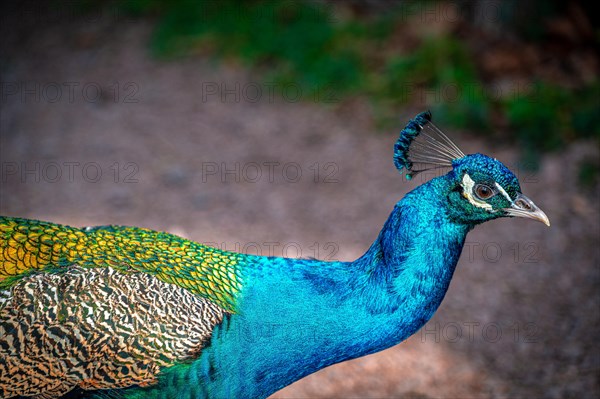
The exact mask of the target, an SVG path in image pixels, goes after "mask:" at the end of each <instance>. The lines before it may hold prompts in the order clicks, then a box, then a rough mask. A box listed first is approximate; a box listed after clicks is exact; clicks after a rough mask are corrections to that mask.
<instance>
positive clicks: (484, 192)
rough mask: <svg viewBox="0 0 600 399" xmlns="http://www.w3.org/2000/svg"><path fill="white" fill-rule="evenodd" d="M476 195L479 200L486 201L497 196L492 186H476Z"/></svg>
mask: <svg viewBox="0 0 600 399" xmlns="http://www.w3.org/2000/svg"><path fill="white" fill-rule="evenodd" d="M474 191H475V195H477V197H478V198H479V199H482V200H486V199H489V198H492V197H493V196H494V194H495V192H494V190H493V189H492V188H491V187H490V186H486V185H485V184H477V185H476V186H475V189H474Z"/></svg>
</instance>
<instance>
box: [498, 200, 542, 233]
mask: <svg viewBox="0 0 600 399" xmlns="http://www.w3.org/2000/svg"><path fill="white" fill-rule="evenodd" d="M504 211H506V213H507V214H508V216H517V217H522V218H529V219H533V220H537V221H539V222H542V223H544V224H545V225H546V226H548V227H550V220H549V219H548V216H546V214H545V213H544V211H542V210H541V209H540V208H538V207H537V205H536V204H534V203H533V201H532V200H530V199H529V198H527V197H526V196H525V195H523V194H519V195H517V198H516V199H515V200H514V201H513V204H512V206H511V207H510V208H504Z"/></svg>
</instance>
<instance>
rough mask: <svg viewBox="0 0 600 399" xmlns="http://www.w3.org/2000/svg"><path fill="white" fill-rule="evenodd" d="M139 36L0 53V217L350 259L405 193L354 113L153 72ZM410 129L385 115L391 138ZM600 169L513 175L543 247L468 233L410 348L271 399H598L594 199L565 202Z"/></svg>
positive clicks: (402, 116)
mask: <svg viewBox="0 0 600 399" xmlns="http://www.w3.org/2000/svg"><path fill="white" fill-rule="evenodd" d="M149 34H150V25H149V24H147V23H145V22H140V21H137V22H135V21H127V22H126V23H119V24H114V23H110V22H106V23H105V22H104V21H102V20H96V21H93V23H86V22H85V21H84V22H81V21H78V22H76V23H75V22H73V23H71V24H69V25H54V26H46V27H38V29H36V31H35V34H31V35H29V36H25V37H18V38H15V37H12V36H11V37H8V36H5V39H3V40H4V41H5V43H4V50H3V54H4V55H5V56H6V57H7V58H5V59H4V60H3V61H2V70H1V73H2V98H1V107H2V108H1V116H0V134H1V136H0V145H1V148H0V156H1V163H0V164H1V166H2V171H1V172H2V174H1V178H2V180H1V186H0V187H1V191H0V213H1V214H3V215H9V216H20V217H26V218H35V219H41V220H48V221H53V222H57V223H64V224H69V225H74V226H88V225H104V224H121V225H135V226H141V227H147V228H151V229H156V230H164V231H169V232H172V233H176V234H179V235H182V236H185V237H187V238H190V239H193V240H196V241H200V242H208V243H213V244H214V243H216V245H219V246H221V247H224V248H226V249H229V250H240V251H246V252H251V253H257V252H261V253H262V254H265V255H267V254H274V255H279V256H281V255H285V256H298V255H301V256H315V257H317V258H321V259H342V260H352V259H354V258H356V257H358V256H359V255H361V254H362V253H363V252H364V251H365V250H366V249H367V248H368V246H369V245H370V244H371V242H372V241H373V240H374V239H375V237H376V236H377V233H378V231H379V229H380V228H381V226H382V224H383V222H384V221H385V219H386V218H387V215H388V213H389V212H390V211H391V209H392V207H393V205H394V203H395V202H396V201H398V200H399V199H400V198H402V196H403V195H404V194H405V193H406V192H407V191H409V190H410V189H411V188H413V187H415V185H416V184H418V183H419V179H416V180H417V181H416V182H410V183H409V182H406V181H404V180H403V179H402V178H401V177H400V176H399V175H398V173H397V171H396V170H395V168H394V166H393V163H392V147H393V144H394V141H395V140H396V137H397V133H398V131H390V132H386V133H381V132H377V130H376V129H375V127H374V126H373V123H372V121H371V120H370V119H369V117H368V112H367V111H366V109H367V107H368V105H367V104H364V103H362V102H361V101H359V100H357V101H353V102H349V103H345V104H331V103H328V102H327V101H324V100H322V99H319V98H317V99H315V98H305V97H306V96H303V94H302V93H299V94H298V93H297V92H294V93H290V92H286V94H287V98H284V97H282V96H279V95H273V96H271V95H270V90H271V89H270V88H269V87H272V86H270V84H269V82H266V81H264V80H262V78H261V77H260V76H254V75H252V74H249V73H248V72H246V71H244V70H243V69H242V68H240V67H239V66H236V65H235V64H233V63H225V64H215V63H213V62H211V61H209V60H208V59H204V58H202V57H201V56H199V57H195V58H192V59H185V60H177V61H169V62H167V61H157V60H155V59H153V58H152V57H150V56H149V55H148V51H147V49H148V45H147V43H148V38H149ZM236 85H237V86H236ZM272 89H273V90H274V93H279V94H281V93H282V92H283V91H285V90H292V89H293V88H291V89H290V88H289V87H288V88H281V87H272ZM258 93H260V95H259V94H258ZM295 97H299V99H301V100H303V101H295ZM418 111H420V110H413V109H401V110H398V113H399V122H398V126H399V127H400V126H401V125H403V124H404V122H405V121H406V120H407V118H409V117H410V116H412V115H414V114H415V113H416V112H418ZM434 120H435V115H434ZM446 130H448V129H446ZM449 133H450V135H451V136H452V137H453V138H454V139H455V140H456V142H457V143H458V144H459V145H460V146H461V147H462V149H463V151H464V152H466V153H470V152H482V153H485V154H489V155H493V156H494V157H496V158H498V159H500V160H502V161H504V162H505V163H506V164H508V165H510V166H512V167H513V169H514V166H515V165H517V161H518V152H517V148H516V147H515V145H514V143H501V144H499V143H494V145H492V144H491V143H489V142H485V141H482V140H481V139H479V138H477V137H476V136H474V135H469V134H466V133H464V132H456V131H449ZM598 156H599V153H598V148H597V144H594V143H592V142H588V143H585V142H581V143H577V144H574V145H571V146H569V147H567V148H565V149H564V151H562V152H561V153H558V154H553V155H544V156H543V157H542V163H541V166H540V169H539V170H538V171H537V172H530V171H527V170H525V169H521V168H518V169H517V173H518V174H519V177H520V179H521V182H522V187H523V191H524V193H526V194H527V195H528V196H530V197H531V198H532V199H533V200H534V201H535V202H536V203H537V204H538V205H539V206H540V207H541V208H542V209H544V210H545V211H546V213H547V214H548V216H549V218H550V220H551V222H552V227H551V228H546V227H545V226H544V225H543V224H541V223H535V222H532V221H527V220H514V219H513V220H499V221H494V222H492V223H487V224H485V225H483V226H480V227H478V228H476V229H475V230H474V231H473V232H472V233H470V235H469V237H468V238H467V241H468V243H467V246H466V247H465V250H464V251H463V255H462V257H461V260H460V263H459V265H458V268H457V271H456V274H455V277H454V279H453V281H452V284H451V286H450V290H449V291H448V294H447V296H446V299H445V300H444V302H443V304H442V306H441V308H440V309H439V310H438V312H437V314H436V315H435V317H434V318H433V319H432V320H431V321H430V322H429V323H428V324H427V325H426V326H425V327H424V329H423V330H421V331H420V332H419V333H417V334H416V335H414V336H413V337H412V338H410V339H409V340H408V341H406V342H404V343H402V344H400V345H398V346H395V347H393V348H390V349H388V350H386V351H383V352H381V353H378V354H375V355H371V356H367V357H364V358H361V359H357V360H354V361H350V362H346V363H343V364H339V365H335V366H333V367H330V368H327V369H325V370H322V371H320V372H318V373H316V374H314V375H311V376H309V377H307V378H305V379H303V380H301V381H299V382H297V383H295V384H293V385H291V386H289V387H287V388H285V389H284V390H282V391H280V392H278V393H276V394H275V395H273V398H342V397H343V398H392V397H393V398H532V397H545V398H566V397H573V398H596V397H598V396H599V395H600V383H599V373H600V354H599V349H598V344H597V339H598V332H599V320H600V317H599V309H600V307H599V305H600V297H599V291H598V287H599V280H600V278H599V277H600V269H599V266H600V250H599V245H598V243H599V242H600V240H599V238H600V228H599V226H600V215H599V210H598V195H599V192H600V191H599V187H598V186H596V187H593V188H582V187H580V186H579V185H578V184H577V172H578V163H579V162H580V161H581V160H582V159H584V158H586V157H596V158H597V157H598Z"/></svg>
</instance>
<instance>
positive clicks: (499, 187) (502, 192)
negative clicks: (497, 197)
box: [495, 182, 513, 204]
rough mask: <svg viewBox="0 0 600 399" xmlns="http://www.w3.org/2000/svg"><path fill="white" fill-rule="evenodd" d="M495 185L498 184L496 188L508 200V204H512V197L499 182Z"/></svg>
mask: <svg viewBox="0 0 600 399" xmlns="http://www.w3.org/2000/svg"><path fill="white" fill-rule="evenodd" d="M495 184H496V188H497V189H498V191H500V194H502V195H503V196H504V198H506V199H507V200H508V202H510V203H511V204H512V203H513V200H512V199H510V196H509V195H508V193H507V192H506V191H505V190H504V189H503V188H502V186H501V185H499V184H498V183H497V182H496V183H495Z"/></svg>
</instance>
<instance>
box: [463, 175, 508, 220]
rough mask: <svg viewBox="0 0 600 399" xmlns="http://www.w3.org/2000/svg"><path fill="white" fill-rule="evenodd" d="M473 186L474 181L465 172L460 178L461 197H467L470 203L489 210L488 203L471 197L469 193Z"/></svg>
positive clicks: (490, 207)
mask: <svg viewBox="0 0 600 399" xmlns="http://www.w3.org/2000/svg"><path fill="white" fill-rule="evenodd" d="M474 186H475V182H474V181H473V179H471V176H469V174H468V173H465V175H464V176H463V179H462V188H463V197H465V198H466V199H468V200H469V202H470V203H471V204H472V205H474V206H476V207H478V208H483V209H488V210H490V211H491V210H492V206H491V205H490V204H488V203H487V202H484V201H481V200H479V199H477V198H475V197H473V195H472V194H471V193H472V192H473V187H474ZM507 195H508V194H507Z"/></svg>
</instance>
